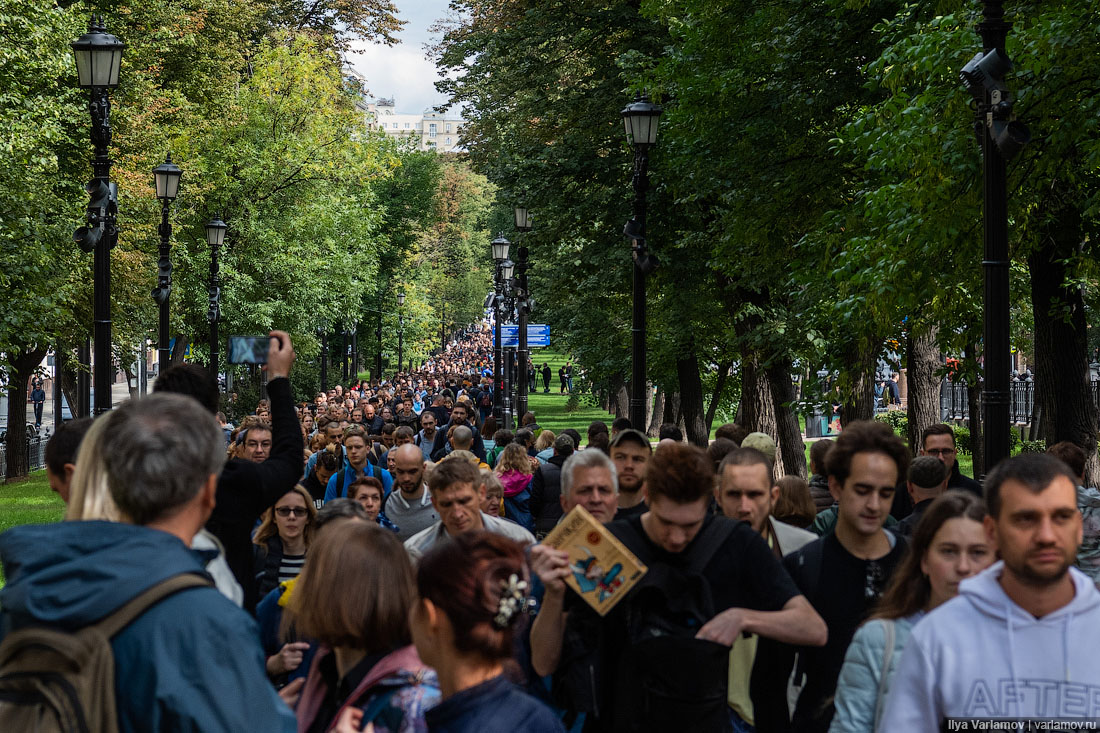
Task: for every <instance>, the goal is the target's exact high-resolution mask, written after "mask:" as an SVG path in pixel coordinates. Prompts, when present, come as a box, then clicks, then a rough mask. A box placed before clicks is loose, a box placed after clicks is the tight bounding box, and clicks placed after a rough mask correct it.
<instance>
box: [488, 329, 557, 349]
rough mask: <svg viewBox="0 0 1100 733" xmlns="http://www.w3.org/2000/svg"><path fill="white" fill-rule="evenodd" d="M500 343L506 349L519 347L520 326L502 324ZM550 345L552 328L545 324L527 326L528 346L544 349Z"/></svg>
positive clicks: (494, 340) (494, 338)
mask: <svg viewBox="0 0 1100 733" xmlns="http://www.w3.org/2000/svg"><path fill="white" fill-rule="evenodd" d="M500 343H501V345H502V346H503V347H504V348H506V349H514V348H517V347H518V346H519V326H517V325H515V324H501V326H500ZM493 344H494V345H495V344H496V334H493ZM549 345H550V326H548V325H546V324H545V323H528V324H527V346H528V348H532V349H539V348H544V347H546V346H549Z"/></svg>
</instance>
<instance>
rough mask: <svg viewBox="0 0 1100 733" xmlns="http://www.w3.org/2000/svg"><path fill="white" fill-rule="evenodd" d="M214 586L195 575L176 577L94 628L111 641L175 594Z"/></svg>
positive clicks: (160, 583)
mask: <svg viewBox="0 0 1100 733" xmlns="http://www.w3.org/2000/svg"><path fill="white" fill-rule="evenodd" d="M213 586H214V584H213V583H212V582H210V580H209V579H208V578H205V577H203V576H201V575H198V574H195V573H182V574H180V575H174V576H172V577H171V578H168V579H167V580H162V581H161V582H159V583H157V584H156V585H154V586H153V587H152V588H149V589H148V590H146V591H144V592H142V593H139V594H138V595H136V596H135V597H134V598H132V599H130V600H129V601H127V602H126V603H125V604H123V605H122V607H121V608H119V609H117V610H115V611H114V612H113V613H110V614H108V615H107V617H106V618H104V619H103V620H102V621H99V622H97V623H96V624H95V625H94V628H97V629H99V631H100V632H101V633H102V634H103V635H104V636H106V637H107V638H108V639H110V638H112V637H113V636H114V635H115V634H117V633H118V632H120V631H122V630H123V629H124V628H126V626H128V625H129V624H130V622H132V621H133V620H134V619H136V618H137V617H138V616H140V615H141V614H143V613H145V612H146V611H147V610H149V609H150V608H152V607H153V606H154V605H156V604H157V603H159V602H160V601H162V600H164V599H165V598H167V597H168V596H170V595H172V594H173V593H177V592H179V591H181V590H185V589H187V588H212V587H213Z"/></svg>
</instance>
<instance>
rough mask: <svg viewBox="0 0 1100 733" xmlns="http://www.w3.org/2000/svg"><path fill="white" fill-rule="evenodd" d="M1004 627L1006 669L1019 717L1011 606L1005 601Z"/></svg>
mask: <svg viewBox="0 0 1100 733" xmlns="http://www.w3.org/2000/svg"><path fill="white" fill-rule="evenodd" d="M1004 608H1005V627H1006V629H1007V630H1008V669H1009V671H1010V672H1012V690H1013V694H1014V695H1015V696H1016V714H1017V715H1020V682H1019V680H1017V679H1016V655H1015V654H1013V651H1014V650H1015V647H1016V645H1015V643H1014V639H1013V637H1012V605H1011V604H1010V603H1009V602H1008V601H1007V600H1006V601H1005V605H1004ZM1007 707H1008V706H1007V705H1005V708H1006V710H1005V711H1004V712H1005V713H1006V714H1007V713H1008V710H1007Z"/></svg>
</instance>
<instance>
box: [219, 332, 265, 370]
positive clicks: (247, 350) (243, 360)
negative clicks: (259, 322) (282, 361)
mask: <svg viewBox="0 0 1100 733" xmlns="http://www.w3.org/2000/svg"><path fill="white" fill-rule="evenodd" d="M270 343H271V339H270V338H269V337H267V336H230V337H229V363H230V364H266V363H267V349H268V345H269V344H270Z"/></svg>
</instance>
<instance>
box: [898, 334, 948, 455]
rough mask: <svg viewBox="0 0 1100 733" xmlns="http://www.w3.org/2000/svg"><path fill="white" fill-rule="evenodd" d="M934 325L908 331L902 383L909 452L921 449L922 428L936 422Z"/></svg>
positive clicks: (937, 386)
mask: <svg viewBox="0 0 1100 733" xmlns="http://www.w3.org/2000/svg"><path fill="white" fill-rule="evenodd" d="M938 331H939V327H938V326H935V325H933V326H930V327H928V328H923V327H915V328H914V329H913V330H912V331H910V332H909V348H908V349H907V352H908V353H907V356H906V360H905V361H906V372H905V373H906V381H907V384H908V386H909V405H908V408H909V409H908V417H909V434H908V438H909V449H910V450H911V451H913V452H914V453H916V452H917V451H919V450H920V449H921V444H920V436H921V435H922V434H923V433H924V429H925V428H927V427H929V426H931V425H935V424H937V423H939V422H941V420H940V380H939V379H938V378H937V377H936V370H937V369H939V367H940V348H939V346H938V345H937V344H936V334H937V333H938Z"/></svg>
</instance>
